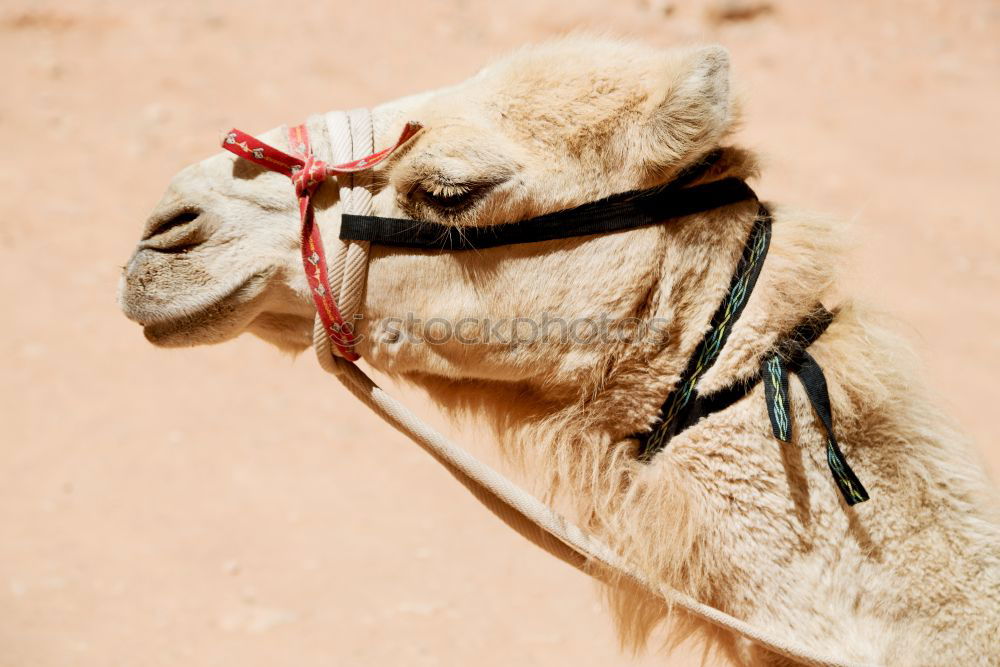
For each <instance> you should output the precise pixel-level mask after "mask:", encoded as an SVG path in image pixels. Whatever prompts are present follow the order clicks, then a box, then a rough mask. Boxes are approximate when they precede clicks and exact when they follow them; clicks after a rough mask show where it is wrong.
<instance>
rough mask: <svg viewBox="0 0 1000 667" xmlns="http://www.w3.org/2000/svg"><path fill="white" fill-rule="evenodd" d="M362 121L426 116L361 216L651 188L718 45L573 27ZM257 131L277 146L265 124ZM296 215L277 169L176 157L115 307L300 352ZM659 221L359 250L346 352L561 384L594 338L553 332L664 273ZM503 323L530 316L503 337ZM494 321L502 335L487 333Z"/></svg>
mask: <svg viewBox="0 0 1000 667" xmlns="http://www.w3.org/2000/svg"><path fill="white" fill-rule="evenodd" d="M372 115H373V122H374V126H375V146H376V148H381V147H383V146H386V145H388V144H389V143H391V142H392V141H393V140H394V139H395V137H396V136H397V135H398V133H399V131H400V128H401V127H402V126H403V124H404V123H405V122H406V121H409V120H415V121H418V122H420V123H421V124H422V125H423V126H424V128H425V129H424V131H423V132H421V133H420V134H419V135H418V136H417V137H416V138H415V139H414V140H412V141H411V142H410V143H409V144H407V145H406V146H404V148H403V149H401V150H400V151H398V152H397V153H396V154H395V155H394V156H393V157H392V159H391V160H389V161H388V162H386V163H384V164H382V165H380V166H379V167H378V168H377V170H376V172H375V174H374V177H373V183H374V185H373V190H374V206H375V210H374V214H375V215H381V216H390V217H408V218H414V219H420V220H432V221H436V222H440V223H444V224H448V225H455V226H485V225H492V224H498V223H504V222H516V221H519V220H524V219H528V218H531V217H533V216H536V215H540V214H543V213H547V212H552V211H557V210H561V209H565V208H569V207H572V206H576V205H579V204H582V203H585V202H590V201H594V200H597V199H600V198H602V197H605V196H608V195H611V194H615V193H620V192H625V191H629V190H635V189H642V188H648V187H653V186H655V185H657V184H660V183H665V182H668V181H669V180H670V179H671V178H672V176H673V175H675V174H676V173H677V172H678V171H679V170H680V169H681V168H683V167H684V166H686V165H687V164H689V163H690V162H691V161H693V160H695V159H697V158H698V157H699V156H701V155H703V154H704V153H706V152H707V151H709V150H711V149H712V148H714V147H715V146H717V145H718V143H719V141H720V139H721V138H722V137H723V136H724V135H725V134H726V132H727V130H728V129H729V128H730V126H731V124H732V120H733V115H734V112H733V109H732V104H731V101H730V95H729V84H728V56H727V54H726V52H725V50H723V49H722V48H721V47H703V48H685V49H676V50H666V51H664V50H656V49H651V48H647V47H642V46H639V45H634V44H623V43H618V42H610V41H600V40H590V39H585V38H580V37H576V38H570V39H565V40H561V41H558V42H554V43H550V44H546V45H542V46H538V47H532V48H525V49H523V50H521V51H518V52H516V53H514V54H512V55H510V56H508V57H507V58H505V59H503V60H500V61H498V62H496V63H495V64H492V65H490V66H488V67H486V68H485V69H483V70H482V71H480V72H479V73H478V74H476V75H475V76H473V77H472V78H470V79H468V80H466V81H465V82H463V83H461V84H459V85H456V86H453V87H450V88H445V89H442V90H437V91H433V92H430V93H425V94H421V95H415V96H412V97H407V98H402V99H400V100H396V101H394V102H390V103H388V104H385V105H382V106H379V107H377V108H375V109H373V111H372ZM260 138H261V139H263V140H264V141H266V142H268V143H270V144H272V145H274V146H276V147H278V148H281V149H284V150H289V146H288V140H287V137H286V134H285V131H284V129H283V128H278V129H275V130H271V131H269V132H267V133H264V134H262V135H260ZM316 149H317V150H318V151H322V150H323V149H325V147H324V146H317V147H316ZM320 154H321V155H322V152H321V153H320ZM316 205H317V214H316V215H317V220H318V221H319V225H320V227H321V229H322V231H323V234H324V237H325V238H326V239H328V241H327V243H328V244H330V243H332V242H333V239H335V238H336V236H337V232H338V225H339V218H340V202H339V201H338V194H337V188H336V185H335V184H327V185H324V186H323V187H322V188H321V189H320V193H319V195H318V196H317V199H316ZM298 225H299V220H298V208H297V204H296V199H295V196H294V192H293V188H292V186H291V184H290V183H289V181H288V179H287V178H285V177H284V176H282V175H280V174H276V173H273V172H268V171H265V170H263V169H261V168H259V167H257V166H255V165H253V164H250V163H248V162H247V161H245V160H242V159H239V158H236V157H235V156H233V155H231V154H229V153H220V154H218V155H215V156H213V157H210V158H208V159H206V160H204V161H202V162H200V163H197V164H195V165H193V166H190V167H188V168H186V169H184V170H183V171H181V172H180V173H179V174H178V175H177V176H176V177H175V178H174V179H173V181H172V183H171V184H170V186H169V188H168V190H167V193H166V194H165V195H164V197H163V199H162V200H161V202H160V203H159V204H158V205H157V206H156V208H155V209H154V211H153V213H152V215H151V216H150V218H149V220H148V221H147V222H146V225H145V227H144V229H143V233H142V238H141V240H140V242H139V245H138V246H137V248H136V250H135V253H134V254H133V255H132V257H131V259H130V260H129V262H128V265H127V267H126V268H125V270H124V273H123V276H122V280H121V286H120V297H119V298H120V303H121V307H122V309H123V310H124V312H125V314H126V315H127V316H128V317H129V318H131V319H132V320H134V321H136V322H138V323H140V324H142V325H143V327H144V331H145V335H146V337H147V338H148V339H149V340H150V341H152V342H153V343H155V344H157V345H163V346H184V345H194V344H200V343H214V342H220V341H224V340H227V339H230V338H233V337H235V336H237V335H239V334H240V333H242V332H244V331H250V332H252V333H254V334H257V335H258V336H260V337H262V338H264V339H266V340H268V341H271V342H273V343H275V344H276V345H278V346H281V347H283V348H288V349H293V350H298V349H302V348H304V347H306V346H308V345H309V344H310V341H311V331H312V324H311V323H312V318H313V314H314V306H313V304H312V300H311V298H310V295H309V291H308V287H307V284H306V281H305V277H304V274H303V270H302V267H301V264H300V258H299V254H298V252H299V251H298V247H299V238H298ZM660 234H661V232H659V231H657V229H655V228H646V229H638V230H634V231H630V232H627V233H621V234H611V235H606V236H600V237H597V238H589V239H568V240H560V241H550V242H544V243H537V244H528V245H521V246H513V247H505V248H494V249H489V250H482V251H465V252H456V253H449V252H430V251H414V250H402V249H393V248H387V247H378V246H376V247H373V248H372V251H371V262H370V265H369V273H368V287H367V293H366V296H365V299H364V304H363V308H362V313H361V315H362V319H361V320H360V321H359V322H358V324H357V326H356V328H357V331H358V334H359V336H360V338H361V343H360V344H359V347H358V351H359V352H360V354H361V355H362V357H363V358H364V359H366V360H367V361H369V362H370V363H372V364H373V365H374V366H376V367H378V368H380V369H381V370H384V371H387V372H390V373H394V374H429V375H432V376H444V377H451V378H479V379H486V380H503V381H525V380H529V379H538V380H541V381H542V382H544V383H548V384H549V385H552V386H556V385H560V384H566V385H571V384H572V383H574V382H576V381H578V378H579V374H580V373H582V372H585V369H588V368H592V367H593V366H594V364H595V363H596V362H597V355H598V354H599V352H598V349H597V348H599V347H600V346H587V345H583V346H581V345H573V343H574V341H573V340H568V339H567V337H566V336H565V331H566V327H570V326H572V325H573V323H574V322H580V321H582V320H586V319H587V318H592V319H593V321H598V320H600V319H602V318H606V319H607V320H610V321H615V320H616V319H623V318H628V317H630V316H631V315H632V314H634V313H635V312H636V311H637V310H638V309H639V308H640V307H641V305H642V302H643V300H648V299H649V298H650V294H651V292H652V291H653V290H654V288H655V282H656V281H657V280H658V277H659V275H660V272H661V270H662V269H661V268H660V267H659V265H658V263H659V262H660V261H662V259H663V258H662V256H660V257H657V256H656V255H655V253H652V252H650V248H651V247H655V246H656V245H657V243H658V239H659V238H660V236H659V235H660ZM518 317H521V318H529V319H530V320H531V321H532V322H533V323H534V324H530V323H528V324H524V323H522V328H521V330H519V331H515V332H514V335H513V336H511V335H510V333H511V327H514V328H516V327H517V326H519V325H518V324H517V323H514V324H510V322H511V321H512V320H513V319H514V318H518ZM543 320H546V321H548V322H550V323H551V322H556V324H550V328H549V329H548V330H547V331H544V332H541V333H540V335H536V336H535V337H534V338H533V339H532V340H531V341H530V344H528V342H527V341H525V340H524V338H523V336H525V335H526V334H525V331H528V330H537V328H538V325H539V324H540V323H543V322H542V321H543ZM498 321H503V322H505V323H506V324H504V325H503V327H506V331H507V333H506V334H504V332H503V331H499V333H500V335H497V334H498V328H497V323H498ZM586 326H591V325H586ZM503 327H501V328H503ZM525 327H526V328H527V329H525ZM579 328H580V329H581V330H582V327H579ZM553 332H554V333H556V334H559V335H546V334H548V333H553ZM449 333H450V334H451V335H448V334H449ZM570 338H572V336H570Z"/></svg>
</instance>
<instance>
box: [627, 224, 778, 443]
mask: <svg viewBox="0 0 1000 667" xmlns="http://www.w3.org/2000/svg"><path fill="white" fill-rule="evenodd" d="M770 244H771V213H770V211H768V210H767V208H766V207H765V206H764V205H763V204H759V208H758V211H757V218H756V220H754V224H753V227H752V228H751V229H750V234H749V236H748V237H747V240H746V243H745V244H744V246H743V253H742V255H741V256H740V259H739V262H738V263H737V265H736V271H735V272H734V273H733V278H732V280H731V281H730V284H729V290H728V291H727V292H726V296H725V297H724V298H723V299H722V302H721V303H720V304H719V307H718V308H717V309H716V311H715V314H714V315H713V316H712V320H711V322H710V324H709V329H708V331H707V332H706V333H705V336H704V338H702V340H701V342H700V343H699V344H698V347H697V348H695V352H694V354H693V355H692V356H691V359H689V360H688V365H687V367H686V368H685V369H684V372H683V373H682V374H681V378H680V380H679V381H678V383H677V387H676V388H675V389H674V390H673V391H672V392H670V394H669V395H668V396H667V398H666V400H665V401H664V402H663V406H662V407H661V408H660V420H661V421H660V423H659V424H657V426H656V427H655V428H654V429H653V430H652V431H651V432H650V433H646V434H640V435H639V436H637V437H638V438H639V458H640V459H642V460H649V459H651V458H652V457H653V456H655V455H656V453H657V452H659V451H660V450H662V449H663V448H664V447H666V445H667V443H668V442H670V439H671V438H673V437H674V436H675V435H677V434H678V433H680V432H681V431H682V430H683V429H685V428H687V426H688V425H689V424H691V423H694V421H697V420H698V419H700V415H699V411H700V410H701V409H703V408H705V407H706V405H705V404H701V403H698V401H697V400H696V399H697V396H698V394H697V392H695V389H694V388H695V385H697V384H698V381H699V380H700V379H701V377H702V376H703V375H704V374H705V372H706V371H707V370H708V369H709V368H711V367H712V365H713V364H714V363H715V360H716V359H717V358H718V356H719V353H720V352H721V351H722V348H723V346H724V345H725V344H726V340H728V338H729V333H730V331H732V328H733V325H735V324H736V320H738V319H739V317H740V315H741V314H742V313H743V308H744V307H745V306H746V303H747V301H748V300H749V298H750V294H751V293H752V292H753V288H754V286H755V285H756V284H757V278H758V277H759V276H760V271H761V268H762V267H763V265H764V258H765V257H767V250H768V247H770ZM692 399H695V400H692Z"/></svg>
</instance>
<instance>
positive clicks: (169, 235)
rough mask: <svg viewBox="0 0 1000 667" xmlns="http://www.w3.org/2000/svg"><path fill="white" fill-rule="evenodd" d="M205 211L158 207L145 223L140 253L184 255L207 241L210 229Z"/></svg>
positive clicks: (182, 205)
mask: <svg viewBox="0 0 1000 667" xmlns="http://www.w3.org/2000/svg"><path fill="white" fill-rule="evenodd" d="M210 217H211V216H209V215H207V214H206V212H205V211H204V209H202V208H200V207H198V206H195V205H192V204H190V203H180V202H177V203H175V204H173V205H167V206H158V207H157V209H156V210H155V211H154V212H153V214H152V215H151V216H150V217H149V220H148V221H147V222H146V228H145V230H144V231H143V235H142V241H140V242H139V248H138V249H139V250H152V251H154V252H162V253H176V252H187V251H188V250H191V249H192V248H194V247H196V246H198V245H201V244H202V243H203V242H205V241H206V240H208V237H209V235H210V234H211V229H210V227H211V225H209V224H207V223H208V218H210Z"/></svg>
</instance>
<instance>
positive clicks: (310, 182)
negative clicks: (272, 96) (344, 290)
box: [222, 123, 421, 361]
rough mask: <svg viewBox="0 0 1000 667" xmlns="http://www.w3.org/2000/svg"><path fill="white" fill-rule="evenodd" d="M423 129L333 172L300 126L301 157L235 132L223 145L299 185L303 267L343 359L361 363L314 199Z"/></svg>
mask: <svg viewBox="0 0 1000 667" xmlns="http://www.w3.org/2000/svg"><path fill="white" fill-rule="evenodd" d="M420 129H421V126H420V124H419V123H407V124H406V127H404V128H403V132H402V134H400V135H399V139H398V140H397V141H396V143H394V144H393V145H392V146H390V147H388V148H385V149H383V150H380V151H379V152H377V153H372V154H371V155H368V156H366V157H363V158H361V159H360V160H354V161H353V162H345V163H344V164H338V165H333V166H330V165H328V164H326V163H325V162H323V161H322V160H318V159H317V158H316V157H315V156H314V155H313V154H312V147H311V146H310V145H309V130H308V129H307V128H306V126H305V125H297V126H295V127H291V128H289V129H288V137H289V139H290V140H291V143H292V146H293V147H294V148H295V149H296V150H297V151H298V153H299V155H300V156H294V155H289V154H288V153H284V152H282V151H279V150H278V149H277V148H274V147H273V146H269V145H267V144H265V143H264V142H262V141H260V140H259V139H257V138H255V137H252V136H250V135H249V134H247V133H245V132H241V131H239V130H236V129H233V130H230V132H229V133H228V134H227V135H226V138H225V139H223V140H222V147H223V148H225V149H226V150H227V151H229V152H231V153H235V154H236V155H238V156H240V157H242V158H246V159H247V160H250V161H251V162H253V163H255V164H259V165H260V166H262V167H265V168H266V169H270V170H271V171H276V172H278V173H279V174H284V175H285V176H288V177H289V178H290V179H292V183H293V184H294V185H295V195H296V196H297V197H298V198H299V215H300V217H301V219H302V228H301V249H302V266H303V268H304V269H305V272H306V278H307V280H308V281H309V289H310V291H311V292H312V296H313V302H314V303H315V304H316V311H317V312H318V313H319V317H320V320H322V322H323V327H324V328H325V329H326V332H327V334H329V336H330V340H331V342H332V343H333V344H334V345H335V346H336V348H337V349H338V350H339V351H340V354H341V356H343V357H344V358H345V359H347V360H349V361H357V360H358V358H359V357H358V354H357V353H356V352H355V351H354V344H355V339H354V328H353V327H352V326H351V324H349V323H346V322H344V318H343V316H342V315H341V314H340V310H339V309H338V308H337V302H336V301H335V300H334V298H333V294H332V293H331V292H330V281H329V276H328V271H327V266H326V253H325V252H324V251H323V238H322V237H321V236H320V233H319V227H318V226H317V225H316V224H315V215H314V213H313V205H312V196H313V193H314V192H315V191H316V189H317V188H318V187H319V186H320V184H321V183H323V181H325V180H326V178H327V177H328V176H329V175H330V174H352V173H356V172H359V171H364V170H365V169H371V168H372V167H374V166H375V165H377V164H379V163H380V162H383V161H384V160H385V159H386V158H388V157H389V156H390V155H392V153H393V152H394V151H395V150H396V149H397V148H399V147H400V146H402V145H403V144H405V143H406V142H407V141H409V140H410V139H411V138H413V136H414V135H415V134H416V133H417V132H419V131H420Z"/></svg>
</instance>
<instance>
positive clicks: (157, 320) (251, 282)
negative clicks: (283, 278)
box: [119, 268, 273, 343]
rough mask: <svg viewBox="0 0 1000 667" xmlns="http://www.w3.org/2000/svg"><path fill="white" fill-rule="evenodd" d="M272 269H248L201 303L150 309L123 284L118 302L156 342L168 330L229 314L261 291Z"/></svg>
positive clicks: (202, 324)
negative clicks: (245, 274) (241, 277)
mask: <svg viewBox="0 0 1000 667" xmlns="http://www.w3.org/2000/svg"><path fill="white" fill-rule="evenodd" d="M271 273H273V269H272V268H266V269H261V270H258V271H254V272H251V273H250V274H249V275H247V276H246V277H245V278H243V279H242V280H238V281H236V282H235V283H234V284H233V285H232V286H231V287H228V288H226V289H223V290H221V291H220V292H219V293H218V294H217V295H215V296H213V297H211V298H210V299H209V300H205V301H202V300H199V301H200V302H201V304H202V305H197V306H184V305H179V306H176V307H174V308H170V309H163V310H160V309H156V310H151V309H149V308H146V307H143V306H142V304H141V300H138V301H139V303H137V300H136V299H134V298H131V299H130V298H129V297H128V295H127V289H126V288H125V287H124V285H123V288H122V290H121V292H120V296H119V303H120V305H121V308H122V311H123V312H124V314H125V316H126V317H127V318H128V319H130V320H132V321H133V322H135V323H137V324H139V325H141V326H142V327H143V333H144V334H145V335H146V338H147V339H149V340H150V341H151V342H154V343H157V342H158V341H159V340H161V339H162V338H164V337H166V336H169V335H171V334H175V333H178V332H183V331H187V330H190V329H191V328H194V327H198V328H201V327H202V326H204V325H205V323H207V322H211V321H213V320H219V319H223V318H225V317H226V316H228V315H232V314H233V313H234V312H235V311H236V306H238V304H240V303H245V302H247V301H251V300H252V299H254V298H256V297H257V296H258V295H259V294H260V293H261V292H262V291H263V288H264V287H265V286H266V284H267V279H268V278H269V276H270V275H271ZM123 282H124V281H123ZM255 284H259V288H255ZM248 292H251V293H249V294H248Z"/></svg>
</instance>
